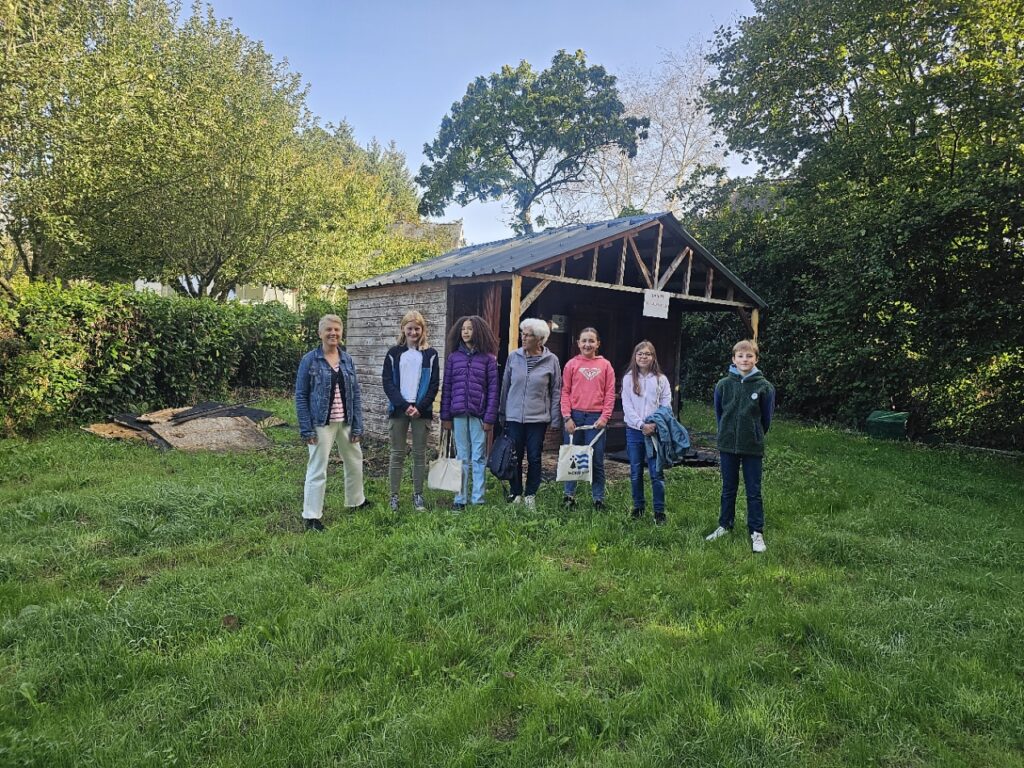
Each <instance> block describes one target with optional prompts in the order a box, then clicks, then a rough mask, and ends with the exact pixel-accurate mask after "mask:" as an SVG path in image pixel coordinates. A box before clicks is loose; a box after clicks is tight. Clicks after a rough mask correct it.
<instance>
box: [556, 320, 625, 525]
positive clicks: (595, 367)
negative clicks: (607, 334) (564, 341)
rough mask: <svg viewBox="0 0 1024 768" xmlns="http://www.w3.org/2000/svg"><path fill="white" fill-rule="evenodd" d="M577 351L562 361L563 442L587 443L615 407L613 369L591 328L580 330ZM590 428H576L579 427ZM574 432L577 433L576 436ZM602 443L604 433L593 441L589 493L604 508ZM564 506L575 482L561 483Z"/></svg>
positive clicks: (572, 501) (572, 498)
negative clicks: (576, 353)
mask: <svg viewBox="0 0 1024 768" xmlns="http://www.w3.org/2000/svg"><path fill="white" fill-rule="evenodd" d="M576 345H577V346H578V347H579V350H580V353H579V354H578V355H576V357H574V358H573V359H572V360H570V361H569V362H568V363H566V364H565V370H564V371H563V372H562V402H561V406H562V419H563V421H564V423H565V435H564V437H565V442H566V443H568V442H570V441H572V442H573V443H575V444H577V445H583V444H589V443H590V441H591V440H593V439H594V434H595V433H596V432H598V431H600V430H603V429H604V428H605V426H607V424H608V420H609V419H610V418H611V417H612V408H614V407H615V370H614V369H613V368H612V364H611V363H609V362H608V360H606V359H605V358H603V357H601V355H599V354H597V350H598V349H600V347H601V337H600V336H598V335H597V331H596V330H595V329H593V328H584V329H583V330H582V331H580V335H579V339H577V341H576ZM591 426H592V427H593V429H592V430H591V429H585V430H580V429H579V427H591ZM577 432H578V433H579V434H578V435H577ZM604 444H605V435H604V434H603V433H602V434H601V437H599V438H598V439H597V441H596V442H595V443H594V445H593V448H594V468H593V477H594V480H593V483H591V487H590V492H591V495H592V497H593V500H594V508H595V509H601V508H603V507H604ZM564 503H565V505H566V506H572V505H574V504H575V503H576V483H575V481H571V480H570V481H569V482H567V483H566V484H565V498H564Z"/></svg>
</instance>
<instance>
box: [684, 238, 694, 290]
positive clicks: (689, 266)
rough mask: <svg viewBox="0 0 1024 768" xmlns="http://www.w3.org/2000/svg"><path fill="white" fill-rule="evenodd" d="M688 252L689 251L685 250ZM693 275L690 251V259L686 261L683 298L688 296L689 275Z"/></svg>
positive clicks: (691, 253) (691, 252)
mask: <svg viewBox="0 0 1024 768" xmlns="http://www.w3.org/2000/svg"><path fill="white" fill-rule="evenodd" d="M687 250H688V251H689V250H690V249H689V248H687ZM691 274H693V251H690V258H688V259H687V260H686V279H685V280H683V296H688V295H689V294H690V275H691Z"/></svg>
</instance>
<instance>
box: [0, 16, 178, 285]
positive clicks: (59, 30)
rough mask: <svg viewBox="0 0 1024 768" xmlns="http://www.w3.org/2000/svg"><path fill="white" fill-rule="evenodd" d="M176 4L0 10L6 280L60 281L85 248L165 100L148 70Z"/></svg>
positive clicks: (136, 162)
mask: <svg viewBox="0 0 1024 768" xmlns="http://www.w3.org/2000/svg"><path fill="white" fill-rule="evenodd" d="M176 10H177V9H176V6H169V5H167V4H166V3H165V2H163V1H162V0H136V1H135V2H128V0H113V1H111V2H105V1H104V0H81V2H58V1H53V0H17V2H11V3H4V4H3V5H0V56H2V59H0V226H2V228H3V233H4V235H5V237H6V239H7V240H8V242H9V244H10V246H11V249H10V251H9V252H8V253H9V255H10V256H11V258H9V259H5V261H4V264H3V271H2V275H0V276H2V277H3V278H4V284H5V285H6V286H7V287H8V288H9V286H10V284H9V283H7V280H9V278H10V277H11V276H12V275H13V274H14V272H15V271H20V272H24V273H25V274H26V275H28V276H29V277H30V278H32V279H39V278H48V277H52V276H56V275H60V274H62V273H64V272H66V271H67V270H68V262H69V260H70V259H72V258H74V257H75V256H76V255H80V254H81V253H82V252H84V251H85V250H86V249H87V248H88V247H89V244H90V242H91V240H90V231H89V230H90V223H91V222H92V221H93V220H94V218H95V217H96V216H98V215H102V213H103V212H104V210H105V209H106V207H107V206H109V204H110V203H111V201H113V200H115V199H116V197H117V195H118V194H121V193H127V194H130V193H131V191H132V190H131V189H130V188H128V189H126V188H125V187H124V185H123V182H124V177H123V174H124V172H125V171H126V170H128V169H132V168H135V169H138V168H140V167H145V166H146V165H147V164H148V162H147V158H149V157H151V156H152V154H153V153H152V151H151V150H150V149H149V148H148V147H147V146H146V145H147V142H148V135H149V133H150V132H151V131H152V129H153V127H154V126H160V125H161V124H162V122H163V120H162V118H163V116H164V115H165V114H166V111H167V106H168V104H169V94H168V93H167V92H166V91H165V90H164V89H163V88H162V87H161V84H160V83H158V80H157V77H156V72H157V71H158V67H159V60H160V58H161V56H162V54H163V42H164V41H165V40H166V39H167V38H168V36H169V35H171V34H172V33H173V29H174V24H175V13H176Z"/></svg>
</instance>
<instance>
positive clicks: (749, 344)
mask: <svg viewBox="0 0 1024 768" xmlns="http://www.w3.org/2000/svg"><path fill="white" fill-rule="evenodd" d="M741 349H745V350H746V351H748V352H753V353H754V357H760V356H761V350H760V349H759V348H758V346H757V342H756V341H754V340H753V339H743V340H742V341H737V342H736V343H735V344H733V345H732V353H733V354H734V355H735V354H736V353H737V352H739V351H740V350H741Z"/></svg>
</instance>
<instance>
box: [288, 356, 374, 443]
mask: <svg viewBox="0 0 1024 768" xmlns="http://www.w3.org/2000/svg"><path fill="white" fill-rule="evenodd" d="M339 355H340V357H341V361H340V363H339V370H340V372H341V379H342V381H343V382H344V383H343V385H342V386H344V388H345V391H344V392H343V393H342V394H343V396H344V398H345V421H346V422H347V423H348V424H349V426H351V427H352V435H353V436H355V435H361V434H363V399H362V394H361V393H360V391H359V381H358V380H357V379H356V367H355V364H354V363H353V362H352V358H351V357H350V356H349V354H348V352H346V351H345V350H343V349H342V350H339ZM331 373H332V369H331V366H330V364H329V363H328V362H327V360H326V359H325V358H324V350H323V347H317V348H316V349H312V350H310V351H309V352H307V353H306V354H305V355H304V356H303V358H302V362H300V363H299V372H298V374H296V376H295V414H296V416H298V419H299V434H300V435H302V437H303V439H306V438H310V437H314V436H315V435H316V427H322V426H324V425H326V424H327V417H328V408H329V407H330V403H331Z"/></svg>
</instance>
